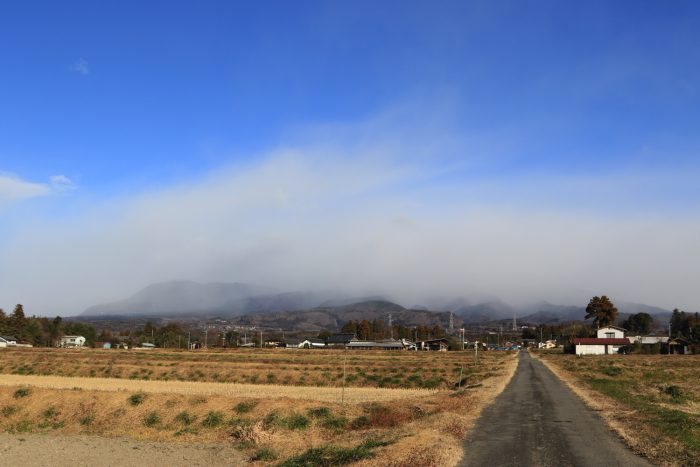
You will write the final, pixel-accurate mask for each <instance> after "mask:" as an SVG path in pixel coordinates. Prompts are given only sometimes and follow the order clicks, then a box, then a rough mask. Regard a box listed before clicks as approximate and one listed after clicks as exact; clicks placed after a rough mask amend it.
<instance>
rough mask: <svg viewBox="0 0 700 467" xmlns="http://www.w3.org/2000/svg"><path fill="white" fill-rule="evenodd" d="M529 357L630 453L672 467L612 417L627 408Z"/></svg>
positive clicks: (534, 356) (539, 358) (558, 369)
mask: <svg viewBox="0 0 700 467" xmlns="http://www.w3.org/2000/svg"><path fill="white" fill-rule="evenodd" d="M530 356H531V357H532V358H536V359H538V360H539V361H540V362H542V364H543V365H544V366H545V367H546V368H547V369H548V370H549V371H551V372H552V373H553V374H554V376H556V377H557V378H558V379H559V380H560V381H562V382H563V383H564V384H565V385H566V387H568V388H569V389H570V390H571V391H572V392H573V393H574V394H576V395H577V396H578V398H579V399H581V400H582V401H583V403H584V404H585V405H586V406H587V407H588V408H590V409H591V410H593V411H595V412H597V413H598V416H599V417H600V419H601V420H603V422H605V425H606V426H607V427H608V429H610V431H612V432H613V433H614V434H615V435H616V436H617V437H618V438H619V439H620V440H621V441H622V442H623V443H624V444H625V446H627V447H628V448H629V449H630V450H631V451H632V452H634V453H635V454H636V455H638V456H641V457H644V458H645V459H647V460H648V461H649V462H652V463H654V464H656V465H673V464H667V463H664V462H663V460H662V459H658V458H657V457H655V456H654V455H653V453H652V452H649V451H648V450H646V449H644V448H643V445H644V443H643V440H641V439H640V438H638V437H635V436H634V435H632V434H630V430H629V428H630V427H629V426H627V425H625V424H624V423H622V422H620V421H619V420H617V419H616V418H614V417H613V415H612V414H616V415H619V414H624V413H629V412H631V411H630V409H629V408H627V407H625V406H624V405H622V404H620V403H619V402H617V401H615V400H614V399H612V398H610V397H608V396H606V395H605V394H601V393H599V392H597V391H595V390H593V389H589V388H587V387H583V386H580V385H577V384H575V383H576V381H575V380H573V377H571V376H569V375H567V374H565V373H564V372H563V371H562V370H561V369H560V368H558V367H557V366H556V365H555V364H553V363H551V362H549V361H547V359H545V358H541V356H540V355H536V354H533V353H532V352H530Z"/></svg>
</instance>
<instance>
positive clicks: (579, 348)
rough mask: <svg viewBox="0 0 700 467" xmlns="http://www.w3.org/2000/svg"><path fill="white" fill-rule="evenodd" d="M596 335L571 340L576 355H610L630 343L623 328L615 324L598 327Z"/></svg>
mask: <svg viewBox="0 0 700 467" xmlns="http://www.w3.org/2000/svg"><path fill="white" fill-rule="evenodd" d="M597 336H598V337H580V338H576V339H574V340H573V343H574V345H575V346H576V355H610V354H616V353H619V352H620V349H621V348H622V347H625V346H628V345H630V340H629V339H627V338H626V337H625V329H623V328H619V327H617V326H605V327H603V328H600V329H598V332H597Z"/></svg>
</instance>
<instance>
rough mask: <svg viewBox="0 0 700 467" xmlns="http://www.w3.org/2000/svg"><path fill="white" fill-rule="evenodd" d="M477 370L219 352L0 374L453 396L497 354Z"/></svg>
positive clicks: (61, 359)
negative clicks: (447, 392) (445, 393)
mask: <svg viewBox="0 0 700 467" xmlns="http://www.w3.org/2000/svg"><path fill="white" fill-rule="evenodd" d="M483 355H486V357H485V360H484V363H485V364H484V365H482V366H480V367H475V366H474V365H473V356H472V354H469V353H466V352H465V353H462V352H374V351H343V350H314V349H235V350H233V349H232V350H221V351H206V352H205V351H199V350H197V351H184V350H183V351H172V350H171V351H161V350H148V351H137V350H90V349H83V350H65V349H5V350H3V352H2V353H0V373H4V374H15V375H56V376H83V377H101V378H123V379H139V380H157V381H210V382H224V383H244V384H277V385H290V386H323V387H326V386H340V385H341V384H342V383H343V374H344V371H343V367H345V377H344V380H345V384H346V385H347V386H352V387H378V388H421V389H451V388H452V387H453V386H455V385H456V384H457V382H458V379H459V376H460V372H461V374H462V377H463V378H466V381H467V383H468V382H469V381H470V380H471V379H473V380H478V379H480V378H483V377H484V376H485V375H486V373H488V372H489V371H490V365H489V364H490V363H491V362H493V361H497V360H498V357H496V356H494V355H496V354H493V355H492V353H488V354H483Z"/></svg>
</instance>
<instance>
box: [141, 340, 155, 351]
mask: <svg viewBox="0 0 700 467" xmlns="http://www.w3.org/2000/svg"><path fill="white" fill-rule="evenodd" d="M139 348H140V349H144V350H152V349H155V348H156V345H155V344H151V343H150V342H144V343H143V344H141V347H139Z"/></svg>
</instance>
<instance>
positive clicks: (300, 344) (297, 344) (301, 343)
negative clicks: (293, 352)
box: [284, 337, 311, 349]
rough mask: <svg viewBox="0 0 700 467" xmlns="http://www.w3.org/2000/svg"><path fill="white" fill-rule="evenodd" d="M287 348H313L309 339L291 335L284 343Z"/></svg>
mask: <svg viewBox="0 0 700 467" xmlns="http://www.w3.org/2000/svg"><path fill="white" fill-rule="evenodd" d="M284 347H285V348H287V349H308V348H311V342H309V340H308V339H299V338H294V337H290V338H289V339H287V341H286V342H285V344H284Z"/></svg>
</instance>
